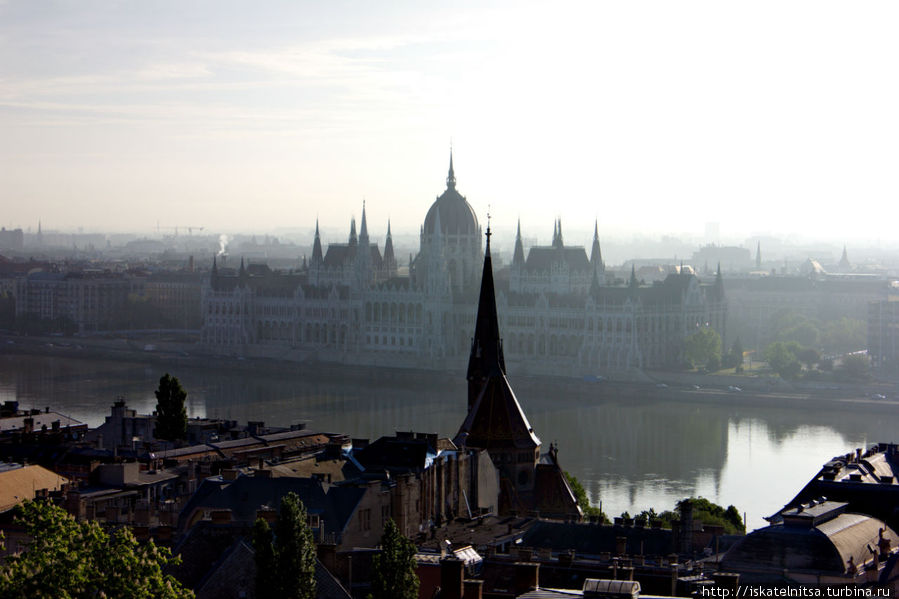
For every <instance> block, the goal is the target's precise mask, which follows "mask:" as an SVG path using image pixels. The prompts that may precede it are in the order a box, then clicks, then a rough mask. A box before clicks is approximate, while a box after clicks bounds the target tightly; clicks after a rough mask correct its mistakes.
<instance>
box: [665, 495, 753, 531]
mask: <svg viewBox="0 0 899 599" xmlns="http://www.w3.org/2000/svg"><path fill="white" fill-rule="evenodd" d="M688 504H691V505H692V506H693V520H694V521H699V522H702V523H703V524H717V525H719V526H723V527H724V532H725V533H727V534H737V533H742V532H746V526H745V525H744V524H743V518H741V517H740V512H739V511H738V510H737V508H736V507H734V506H732V505H730V506H728V507H727V509H724V508H723V507H721V506H720V505H718V504H717V503H712V502H711V501H709V500H708V499H706V498H705V497H690V498H689V499H683V500H681V501H678V502H677V507H676V508H675V509H676V510H677V513H678V516H679V517H683V513H684V508H685V507H686V506H687V505H688Z"/></svg>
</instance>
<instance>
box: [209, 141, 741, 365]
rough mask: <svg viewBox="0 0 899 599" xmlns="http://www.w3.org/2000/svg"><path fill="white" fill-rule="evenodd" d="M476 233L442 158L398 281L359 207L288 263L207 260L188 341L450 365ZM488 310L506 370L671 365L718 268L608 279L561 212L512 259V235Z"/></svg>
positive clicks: (702, 316) (715, 306)
mask: <svg viewBox="0 0 899 599" xmlns="http://www.w3.org/2000/svg"><path fill="white" fill-rule="evenodd" d="M482 238H483V233H482V229H481V226H480V224H479V222H478V217H477V214H475V211H474V210H473V209H472V207H471V205H470V204H469V203H468V201H467V200H466V199H465V196H463V195H462V194H460V193H459V191H458V190H457V189H456V176H455V172H454V169H453V160H452V156H450V165H449V173H448V175H447V178H446V189H445V190H444V192H443V193H442V194H441V195H440V196H439V197H437V199H436V200H435V201H434V202H433V204H432V205H431V206H430V209H429V210H428V212H427V214H426V215H425V218H424V223H423V225H422V227H421V233H420V246H419V251H418V254H417V255H415V256H414V257H411V258H410V264H409V271H408V275H404V276H399V274H398V269H397V260H396V257H395V255H394V248H393V241H392V237H391V231H390V224H389V223H388V225H387V237H386V240H385V243H384V247H383V248H380V247H378V245H377V244H374V243H372V242H371V240H370V239H369V232H368V222H367V219H366V214H365V207H364V205H363V209H362V219H361V222H360V226H359V229H358V232H357V230H356V222H355V220H353V221H352V222H351V224H350V233H349V237H348V239H347V241H346V242H345V243H329V244H328V245H327V249H325V248H324V246H323V244H322V240H321V236H320V234H319V228H318V223H317V222H316V231H315V240H314V245H313V250H312V256H311V259H310V260H309V261H308V262H306V263H305V264H304V266H303V268H302V269H300V270H299V271H297V272H290V273H285V272H280V271H273V270H271V269H269V268H268V267H267V266H266V265H263V264H248V265H246V264H244V263H243V261H241V265H240V268H239V269H233V268H232V269H228V270H226V269H220V268H219V265H218V264H215V263H214V264H213V268H212V272H211V275H210V277H209V280H208V283H207V284H206V285H205V288H204V290H203V299H202V311H203V326H202V343H203V345H204V346H205V348H206V349H207V350H209V351H211V352H213V353H217V354H220V355H231V356H248V357H272V358H278V359H284V360H292V361H298V362H302V361H324V362H333V363H344V364H358V365H370V366H391V367H406V368H422V369H450V370H454V371H461V370H463V369H464V368H465V362H466V358H467V357H468V354H469V350H470V348H471V341H472V338H471V331H472V329H473V326H474V323H475V315H476V308H477V304H478V289H479V283H480V272H479V268H480V266H481V259H482V256H483V249H482V241H481V240H482ZM496 306H497V310H498V317H499V321H500V323H501V326H502V330H503V331H504V332H505V337H504V339H503V347H504V349H505V361H506V366H507V369H508V371H509V372H510V373H511V374H516V373H528V374H535V375H539V374H554V375H566V376H597V375H606V374H607V373H615V372H626V371H630V370H635V369H653V368H665V367H668V366H677V365H679V364H680V363H681V362H682V355H683V342H684V338H685V337H686V336H687V335H689V334H691V333H692V332H695V331H696V330H698V329H699V328H701V327H712V328H714V329H715V330H717V331H718V332H719V333H720V334H721V336H722V338H724V337H725V330H724V325H725V322H726V316H727V314H726V312H727V304H726V300H725V296H724V287H723V283H722V280H721V274H720V269H719V272H718V274H717V275H716V276H715V278H714V280H712V281H709V282H707V283H702V282H701V281H700V280H699V279H698V278H697V277H696V276H695V275H694V274H692V273H686V272H682V273H673V274H670V275H668V277H667V278H666V279H664V280H663V281H660V282H656V283H654V284H652V285H643V284H641V283H640V282H639V281H638V280H637V278H636V276H635V275H634V273H633V272H632V273H631V276H630V279H629V280H628V281H626V282H624V283H623V284H622V283H619V284H617V285H616V284H614V281H613V279H612V277H608V276H607V273H606V270H605V265H604V264H603V261H602V255H601V250H600V243H599V235H598V229H595V230H594V237H593V244H592V248H591V251H590V255H589V256H588V255H587V251H586V249H585V248H584V247H582V246H566V245H565V243H564V241H563V236H562V224H561V220H557V221H556V223H555V224H554V233H553V240H552V244H551V245H549V246H543V247H536V246H535V247H531V248H530V249H529V251H528V252H527V255H525V251H524V248H523V245H522V239H521V230H520V226H519V230H518V233H517V236H516V240H515V249H514V254H513V257H512V262H511V265H510V266H509V267H508V270H507V271H505V272H500V273H498V274H497V279H496Z"/></svg>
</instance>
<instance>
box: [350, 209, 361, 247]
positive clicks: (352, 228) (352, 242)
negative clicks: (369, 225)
mask: <svg viewBox="0 0 899 599" xmlns="http://www.w3.org/2000/svg"><path fill="white" fill-rule="evenodd" d="M358 242H359V240H358V239H357V238H356V217H355V216H354V217H353V218H352V219H350V242H349V243H350V245H356V244H357V243H358Z"/></svg>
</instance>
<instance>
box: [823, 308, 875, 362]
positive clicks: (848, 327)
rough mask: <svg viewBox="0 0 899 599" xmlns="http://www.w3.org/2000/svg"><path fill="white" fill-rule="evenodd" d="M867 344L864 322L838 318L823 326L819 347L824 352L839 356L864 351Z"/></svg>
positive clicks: (866, 331)
mask: <svg viewBox="0 0 899 599" xmlns="http://www.w3.org/2000/svg"><path fill="white" fill-rule="evenodd" d="M867 343H868V330H867V325H866V323H865V321H863V320H857V319H854V318H846V317H845V316H844V317H843V318H840V319H839V320H834V321H831V322H828V323H827V324H826V325H824V331H823V332H822V333H821V345H822V347H823V349H824V351H825V352H827V353H832V354H839V353H845V352H853V351H858V350H860V349H864V348H865V347H866V346H867Z"/></svg>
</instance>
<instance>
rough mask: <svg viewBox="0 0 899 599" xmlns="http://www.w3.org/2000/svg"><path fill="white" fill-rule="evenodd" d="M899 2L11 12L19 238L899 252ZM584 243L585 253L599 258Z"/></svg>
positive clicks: (33, 8) (1, 39)
mask: <svg viewBox="0 0 899 599" xmlns="http://www.w3.org/2000/svg"><path fill="white" fill-rule="evenodd" d="M897 23H899V3H896V2H894V1H892V0H891V1H889V2H877V1H873V2H864V3H861V2H832V1H820V0H816V1H813V2H790V1H787V0H777V1H775V2H763V1H762V2H760V1H756V2H741V3H736V2H723V1H721V0H714V1H709V2H682V1H670V0H665V1H661V2H640V1H628V2H623V1H622V2H599V1H595V2H583V3H563V2H539V3H533V4H529V3H524V2H518V1H516V2H508V3H494V2H482V1H479V2H470V3H469V2H440V3H437V2H421V1H413V2H394V1H391V2H389V3H387V2H378V3H376V2H366V1H360V2H343V1H331V0H329V1H328V2H294V1H291V2H227V1H226V2H223V1H221V0H215V1H208V2H202V1H198V2H182V1H180V0H179V1H173V2H112V1H109V2H102V1H98V2H77V1H74V0H72V1H68V2H42V1H35V0H23V1H15V0H0V198H2V208H3V210H2V224H3V225H4V226H22V227H25V228H27V227H29V226H30V227H34V226H36V223H37V221H38V219H39V218H40V219H42V221H43V223H44V226H46V227H48V228H64V227H74V226H78V225H83V226H84V227H85V228H86V229H91V228H93V229H96V228H106V229H110V228H115V229H127V230H136V229H144V230H149V229H155V227H156V223H157V221H158V222H159V223H160V224H161V225H163V226H167V225H168V226H180V227H185V226H188V225H190V226H204V227H206V231H207V232H217V231H237V230H243V231H256V232H264V231H269V230H274V229H276V228H279V227H305V226H308V227H311V226H312V225H313V223H314V220H315V218H316V216H319V218H320V219H321V220H322V223H323V225H327V226H328V227H346V226H347V223H348V222H349V219H350V216H352V215H356V217H357V218H358V217H359V215H360V213H361V206H362V200H363V198H365V199H366V200H367V207H368V216H369V219H370V221H369V222H370V228H371V232H372V234H373V236H375V237H382V236H383V233H384V230H385V229H386V221H387V219H388V217H389V218H390V219H391V220H392V223H393V229H394V231H402V232H406V233H410V232H416V231H417V230H418V227H419V226H420V224H421V222H422V220H423V218H424V215H425V213H426V211H427V209H428V207H429V205H430V203H431V202H432V201H433V199H434V198H435V197H436V196H437V195H438V194H440V193H441V192H442V190H443V188H444V179H445V177H446V169H447V161H448V155H449V147H450V143H451V141H452V144H453V146H454V149H455V150H454V155H455V165H456V175H457V178H458V187H459V189H460V191H461V192H462V193H463V194H465V195H467V197H468V200H469V202H471V204H472V205H473V206H474V208H475V210H476V211H477V212H478V215H479V217H480V218H481V220H482V222H483V221H484V220H485V215H486V212H487V206H488V205H490V206H491V212H492V215H493V217H494V219H496V222H497V224H499V223H502V224H503V225H509V223H513V222H514V220H515V219H517V218H519V217H520V218H521V220H522V227H523V229H524V230H525V233H526V234H529V235H531V236H536V237H539V238H540V240H541V241H543V242H548V241H549V237H550V234H551V232H552V230H551V227H552V219H553V218H554V217H556V216H561V217H562V219H563V222H565V223H570V224H571V226H584V227H585V226H586V224H587V223H592V221H593V219H594V218H598V219H599V226H600V231H601V233H606V234H610V233H612V232H615V231H620V230H623V229H624V230H639V229H643V230H650V231H653V232H659V233H664V232H681V231H689V232H694V233H696V234H701V233H702V231H703V230H704V226H705V223H706V222H708V221H718V222H720V223H721V232H722V235H728V234H737V235H740V234H746V235H748V234H751V233H761V232H798V233H800V234H803V235H807V236H809V237H828V236H831V237H834V238H838V239H840V240H848V239H854V238H860V237H865V236H868V233H866V232H863V229H865V228H867V229H868V230H869V231H870V237H872V238H882V239H884V240H892V239H894V238H895V235H894V231H895V230H896V226H897V222H899V219H897V217H899V208H897V197H899V193H897V192H899V182H897V164H899V76H897V75H899V72H897V61H899V35H896V27H897ZM578 241H579V242H582V240H578Z"/></svg>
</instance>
